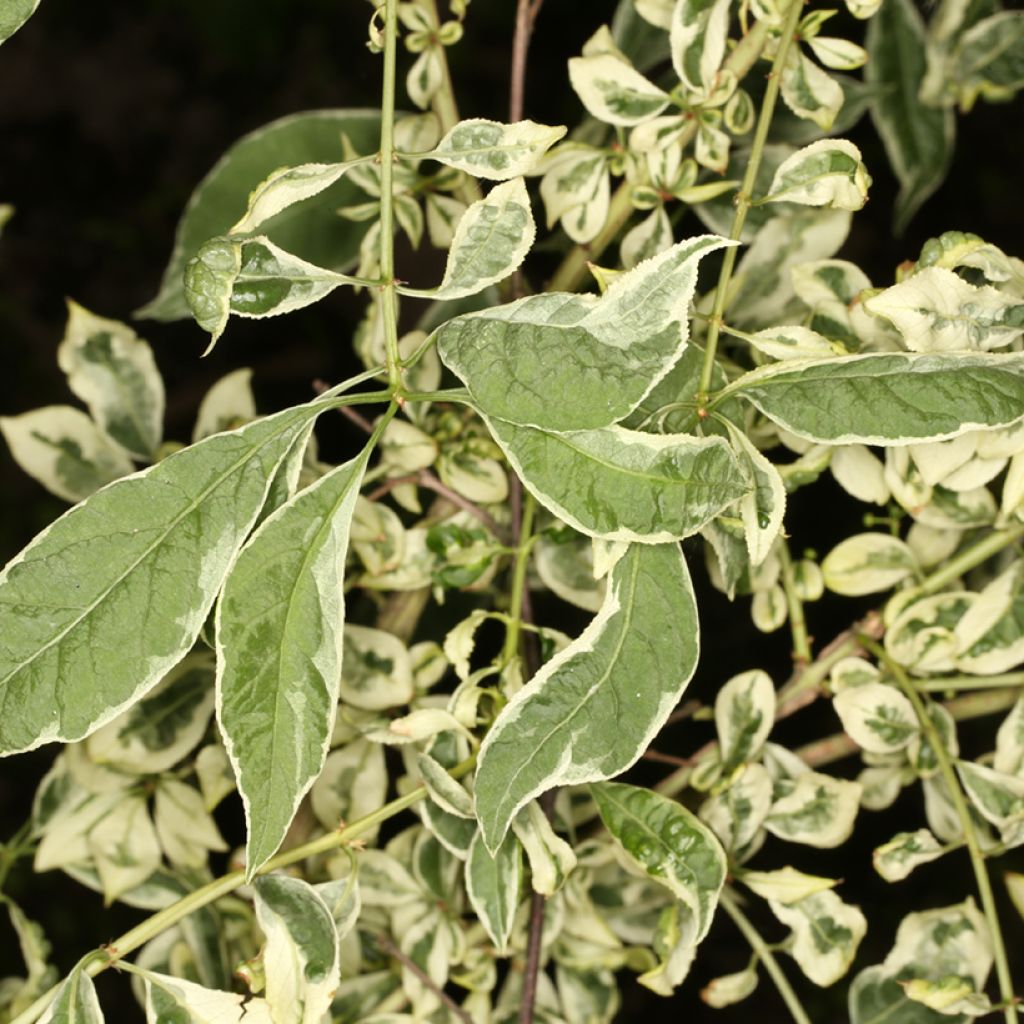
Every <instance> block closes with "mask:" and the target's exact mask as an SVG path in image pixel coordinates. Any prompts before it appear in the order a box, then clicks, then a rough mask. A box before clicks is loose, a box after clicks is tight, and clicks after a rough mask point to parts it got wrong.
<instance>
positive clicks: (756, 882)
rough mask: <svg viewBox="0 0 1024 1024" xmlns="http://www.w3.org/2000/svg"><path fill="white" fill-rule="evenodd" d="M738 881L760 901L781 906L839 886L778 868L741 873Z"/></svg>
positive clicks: (830, 880)
mask: <svg viewBox="0 0 1024 1024" xmlns="http://www.w3.org/2000/svg"><path fill="white" fill-rule="evenodd" d="M739 879H740V881H741V882H742V883H743V884H744V885H745V886H746V887H747V888H748V889H750V891H751V892H755V893H757V895H758V896H760V897H761V898H762V899H765V900H774V901H775V902H777V903H782V904H789V903H797V902H799V901H800V900H802V899H804V898H806V897H807V896H813V895H814V894H815V893H819V892H824V891H825V890H826V889H831V888H833V887H834V886H836V885H838V884H839V882H838V879H835V878H822V877H821V876H820V875H805V874H804V873H803V872H802V871H797V870H796V868H793V867H784V868H779V869H778V870H777V871H743V872H742V873H741V874H740V875H739Z"/></svg>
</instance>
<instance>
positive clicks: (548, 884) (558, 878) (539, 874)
mask: <svg viewBox="0 0 1024 1024" xmlns="http://www.w3.org/2000/svg"><path fill="white" fill-rule="evenodd" d="M512 829H513V831H514V832H515V834H516V838H517V839H518V840H519V842H520V844H521V845H522V847H523V852H524V853H525V854H526V857H527V859H528V860H529V862H530V885H531V887H532V888H533V891H534V892H539V893H541V895H543V896H553V895H554V894H555V893H556V892H557V891H558V890H559V889H561V887H562V886H563V885H564V884H565V880H566V879H567V878H568V877H569V875H570V873H571V872H572V870H573V868H575V867H576V854H575V853H574V852H573V848H572V847H571V846H570V845H569V844H568V843H567V842H566V841H565V840H564V839H562V838H561V837H560V836H558V835H556V834H555V830H554V829H553V828H552V827H551V822H550V821H549V820H548V817H547V815H546V814H545V813H544V812H543V811H542V810H541V809H540V805H539V804H538V803H537V801H536V800H531V801H530V802H529V803H528V804H527V805H526V806H525V807H524V808H523V809H522V810H521V811H520V812H519V813H518V814H517V815H516V816H515V818H514V819H513V820H512Z"/></svg>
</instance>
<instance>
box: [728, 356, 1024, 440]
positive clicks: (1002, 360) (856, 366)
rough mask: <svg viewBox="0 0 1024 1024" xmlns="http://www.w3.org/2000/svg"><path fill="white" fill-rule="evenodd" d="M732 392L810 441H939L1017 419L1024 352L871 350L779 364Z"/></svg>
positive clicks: (1023, 405)
mask: <svg viewBox="0 0 1024 1024" xmlns="http://www.w3.org/2000/svg"><path fill="white" fill-rule="evenodd" d="M733 393H734V394H739V395H742V396H743V397H744V398H747V399H749V400H750V401H751V402H753V404H754V405H755V406H757V408H758V409H760V410H761V412H763V413H764V414H765V416H767V417H768V418H769V419H771V420H773V421H774V422H775V423H778V424H779V425H780V426H782V427H785V428H786V429H787V430H789V431H791V432H792V433H794V434H797V435H798V436H799V437H805V438H807V439H808V440H811V441H819V442H822V443H824V444H852V443H858V442H859V443H861V444H875V445H890V444H906V443H907V442H910V441H924V440H932V441H937V440H942V439H944V438H949V437H955V436H957V435H958V434H962V433H965V432H967V431H968V430H977V429H984V428H987V427H1002V426H1007V425H1009V424H1011V423H1016V422H1017V421H1018V420H1020V419H1021V417H1022V412H1021V410H1022V409H1024V357H1022V356H1020V355H1018V354H1010V355H997V354H994V353H965V354H962V355H960V354H957V355H948V354H946V355H933V354H926V355H917V354H911V353H907V354H903V353H872V354H869V355H861V356H842V357H838V358H836V359H827V360H808V361H807V362H802V363H800V364H798V365H787V364H786V363H778V364H775V365H773V366H765V367H762V368H761V369H759V370H754V371H753V372H751V373H748V374H747V375H746V376H744V377H741V378H740V379H739V381H737V383H736V385H735V387H734V391H733Z"/></svg>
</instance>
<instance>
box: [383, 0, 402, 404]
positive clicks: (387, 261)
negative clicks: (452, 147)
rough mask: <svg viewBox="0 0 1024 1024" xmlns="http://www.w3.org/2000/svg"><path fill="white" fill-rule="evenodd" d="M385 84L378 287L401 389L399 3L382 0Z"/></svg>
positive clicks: (391, 366)
mask: <svg viewBox="0 0 1024 1024" xmlns="http://www.w3.org/2000/svg"><path fill="white" fill-rule="evenodd" d="M384 19H385V20H384V84H383V88H382V93H381V102H380V274H381V277H382V278H383V284H382V285H381V286H380V301H381V317H382V320H383V326H384V350H385V353H386V359H387V366H388V383H389V384H390V385H391V391H392V393H395V392H397V391H398V390H399V389H400V388H401V386H402V370H401V358H402V357H401V355H400V354H399V351H398V305H397V302H396V299H395V209H394V204H395V197H394V176H395V74H396V65H397V59H398V0H384Z"/></svg>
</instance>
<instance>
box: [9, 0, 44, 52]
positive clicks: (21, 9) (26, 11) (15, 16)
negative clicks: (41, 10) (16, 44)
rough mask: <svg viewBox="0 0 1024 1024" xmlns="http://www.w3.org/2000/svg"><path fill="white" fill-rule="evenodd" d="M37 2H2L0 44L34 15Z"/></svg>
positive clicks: (20, 0) (22, 0)
mask: <svg viewBox="0 0 1024 1024" xmlns="http://www.w3.org/2000/svg"><path fill="white" fill-rule="evenodd" d="M38 6H39V0H4V4H3V6H2V7H0V43H3V42H5V41H6V40H8V39H10V38H11V36H13V35H14V33H15V32H17V31H18V29H19V28H21V26H22V25H24V24H25V22H26V21H28V19H29V18H31V17H32V15H33V14H35V11H36V8H37V7H38Z"/></svg>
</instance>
